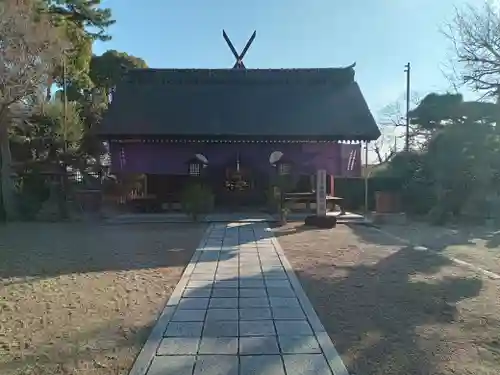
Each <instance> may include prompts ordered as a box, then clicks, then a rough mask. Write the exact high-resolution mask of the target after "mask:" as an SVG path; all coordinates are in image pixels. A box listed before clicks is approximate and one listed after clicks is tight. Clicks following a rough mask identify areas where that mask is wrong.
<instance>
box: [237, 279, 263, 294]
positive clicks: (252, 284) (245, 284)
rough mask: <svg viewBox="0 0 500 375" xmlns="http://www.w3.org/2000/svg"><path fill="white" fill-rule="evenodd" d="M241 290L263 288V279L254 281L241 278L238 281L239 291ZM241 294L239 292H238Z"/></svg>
mask: <svg viewBox="0 0 500 375" xmlns="http://www.w3.org/2000/svg"><path fill="white" fill-rule="evenodd" d="M243 288H245V289H246V288H264V281H263V279H260V280H255V279H250V280H248V279H245V278H242V279H240V289H243ZM240 293H241V291H240Z"/></svg>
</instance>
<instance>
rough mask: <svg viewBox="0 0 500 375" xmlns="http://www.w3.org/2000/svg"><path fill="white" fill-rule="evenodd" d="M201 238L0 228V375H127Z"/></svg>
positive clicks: (189, 230) (161, 232)
mask: <svg viewBox="0 0 500 375" xmlns="http://www.w3.org/2000/svg"><path fill="white" fill-rule="evenodd" d="M203 231H204V226H201V225H194V224H180V225H176V224H148V225H122V226H109V225H108V226H104V225H102V226H100V225H97V224H95V225H89V224H82V223H67V224H17V225H9V226H5V227H1V228H0V374H2V375H14V374H16V375H21V374H22V375H49V374H50V375H53V374H64V375H66V374H68V375H69V374H74V375H76V374H78V375H105V374H106V375H109V374H113V375H116V374H126V373H127V372H128V370H129V368H130V367H131V365H132V362H133V360H134V358H135V356H136V355H137V353H138V351H139V350H140V348H141V347H142V345H143V343H144V341H145V339H146V338H147V336H148V334H149V331H150V329H151V327H152V325H153V324H154V321H155V320H156V318H157V316H158V314H159V312H160V310H161V308H162V307H163V305H164V304H165V302H166V301H167V299H168V297H169V296H170V294H171V293H172V291H173V289H174V287H175V285H176V284H177V282H178V280H179V278H180V276H181V274H182V271H183V269H184V267H185V265H186V264H187V263H188V261H189V259H190V258H191V255H192V253H193V251H194V249H195V248H196V246H197V245H198V243H199V240H200V238H201V236H202V235H203Z"/></svg>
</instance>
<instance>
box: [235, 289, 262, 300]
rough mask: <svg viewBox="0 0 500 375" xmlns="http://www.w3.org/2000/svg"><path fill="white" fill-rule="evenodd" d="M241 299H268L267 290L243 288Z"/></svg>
mask: <svg viewBox="0 0 500 375" xmlns="http://www.w3.org/2000/svg"><path fill="white" fill-rule="evenodd" d="M240 297H242V298H245V297H267V294H266V289H264V288H242V289H240Z"/></svg>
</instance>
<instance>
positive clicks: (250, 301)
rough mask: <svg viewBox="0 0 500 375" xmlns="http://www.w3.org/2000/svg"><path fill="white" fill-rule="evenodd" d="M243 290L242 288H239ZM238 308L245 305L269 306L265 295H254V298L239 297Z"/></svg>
mask: <svg viewBox="0 0 500 375" xmlns="http://www.w3.org/2000/svg"><path fill="white" fill-rule="evenodd" d="M241 290H243V289H241ZM239 303H240V308H247V307H269V301H268V299H267V297H255V298H251V297H249V298H240V301H239Z"/></svg>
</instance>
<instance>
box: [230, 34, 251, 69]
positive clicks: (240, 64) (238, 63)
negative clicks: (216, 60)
mask: <svg viewBox="0 0 500 375" xmlns="http://www.w3.org/2000/svg"><path fill="white" fill-rule="evenodd" d="M256 35H257V31H254V32H253V34H252V36H251V37H250V39H248V42H247V44H246V45H245V48H243V51H241V53H240V54H238V52H236V49H235V48H234V46H233V43H231V40H230V39H229V37H228V36H227V34H226V31H225V30H222V36H223V37H224V39H225V41H226V43H227V45H228V46H229V49H230V50H231V52H232V53H233V56H234V58H235V59H236V63H235V64H234V65H233V69H246V67H245V64H243V58H244V57H245V55H246V53H247V51H248V49H249V48H250V45H251V44H252V43H253V40H254V39H255V36H256Z"/></svg>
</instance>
